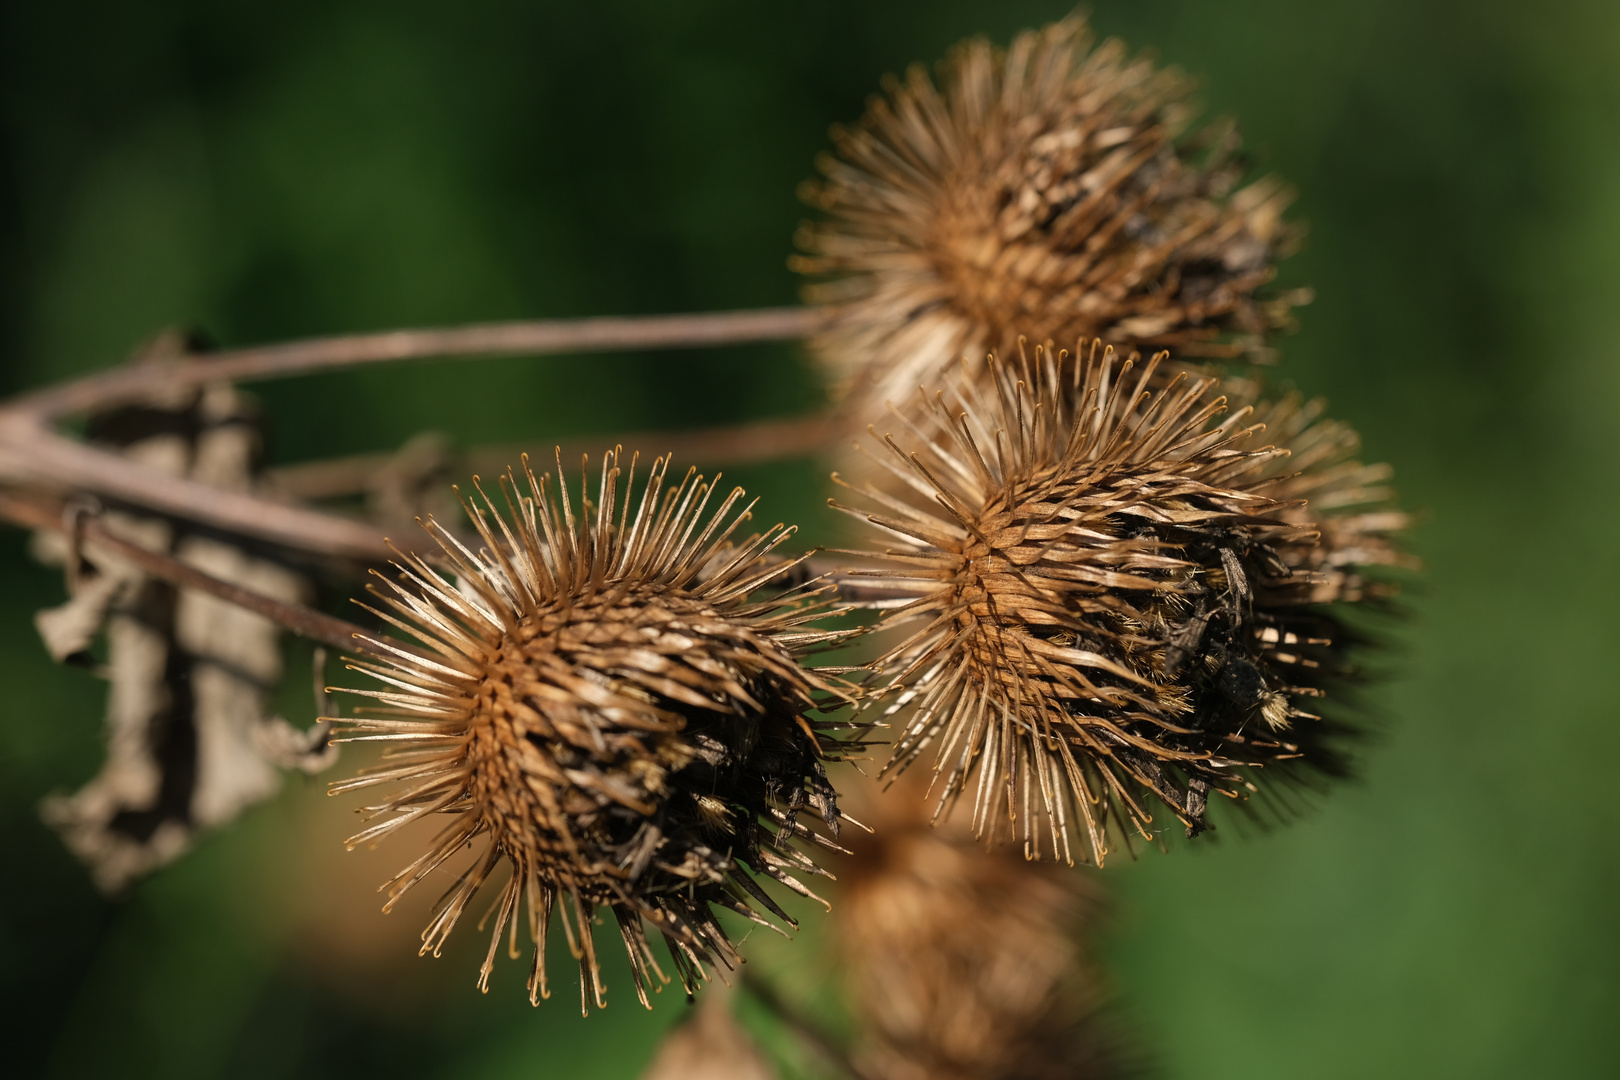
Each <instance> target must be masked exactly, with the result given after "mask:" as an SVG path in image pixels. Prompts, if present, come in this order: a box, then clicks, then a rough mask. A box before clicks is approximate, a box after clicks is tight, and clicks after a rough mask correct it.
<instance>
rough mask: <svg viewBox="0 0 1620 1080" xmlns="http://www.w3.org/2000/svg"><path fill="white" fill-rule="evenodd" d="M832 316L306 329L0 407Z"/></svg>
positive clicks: (762, 329)
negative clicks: (335, 331)
mask: <svg viewBox="0 0 1620 1080" xmlns="http://www.w3.org/2000/svg"><path fill="white" fill-rule="evenodd" d="M829 317H830V316H829V312H828V311H827V310H826V309H823V308H806V307H787V308H760V309H757V310H753V311H712V312H699V313H696V314H688V315H635V316H625V317H606V318H590V319H546V320H540V321H533V322H506V323H484V324H481V325H475V326H460V327H447V328H438V329H427V330H390V331H384V332H382V333H377V334H352V335H345V336H342V337H327V338H311V339H308V340H305V341H289V342H284V343H282V344H279V345H260V346H254V347H250V348H245V349H231V350H227V351H224V352H217V353H211V354H209V355H208V356H206V357H200V358H197V359H188V360H182V361H179V362H175V363H164V364H141V365H130V366H125V367H121V368H116V369H114V370H111V371H105V372H100V373H98V374H95V375H91V376H89V377H87V378H83V379H77V380H74V381H72V382H68V383H63V384H61V385H58V386H53V387H47V388H45V389H43V390H38V391H35V392H34V393H31V394H25V395H23V396H21V397H18V398H15V399H13V400H12V401H11V402H9V403H8V404H7V405H5V406H4V410H5V411H7V412H13V413H22V414H26V415H28V416H30V417H33V418H36V419H39V420H44V421H48V420H54V419H57V418H60V417H63V416H67V415H70V414H73V413H84V412H92V411H95V410H98V409H106V408H110V407H113V406H117V405H122V404H126V403H128V402H130V401H134V400H139V399H141V398H144V397H147V396H149V395H151V394H152V393H154V392H158V391H163V390H168V389H173V388H185V387H191V386H198V385H201V384H204V383H211V382H250V381H253V380H257V379H274V378H283V377H286V376H289V375H302V374H307V373H309V372H315V371H331V370H335V369H338V368H348V367H358V366H360V365H362V364H377V363H390V362H394V361H399V360H425V359H430V358H434V357H478V356H519V355H527V356H540V355H545V354H550V353H582V352H607V351H614V350H634V349H690V348H698V347H701V346H705V345H741V344H745V343H749V342H760V341H784V340H791V339H795V338H802V337H807V336H809V335H810V334H813V333H815V332H816V331H817V330H819V329H821V327H823V326H824V325H826V322H827V320H828V318H829Z"/></svg>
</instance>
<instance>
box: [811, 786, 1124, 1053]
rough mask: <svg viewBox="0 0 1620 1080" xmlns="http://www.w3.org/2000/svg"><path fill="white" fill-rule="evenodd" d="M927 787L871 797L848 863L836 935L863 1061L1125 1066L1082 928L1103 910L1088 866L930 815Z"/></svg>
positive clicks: (841, 881) (835, 915)
mask: <svg viewBox="0 0 1620 1080" xmlns="http://www.w3.org/2000/svg"><path fill="white" fill-rule="evenodd" d="M920 786H921V785H914V784H909V783H908V787H920ZM920 795H921V792H920V791H915V790H913V791H906V792H902V793H899V795H898V796H897V795H896V794H890V795H888V796H887V797H884V798H874V799H872V800H871V805H870V808H868V807H866V806H862V807H861V808H860V813H861V817H862V819H863V820H865V821H867V822H868V823H870V824H871V825H872V826H873V829H874V835H872V836H870V837H858V838H856V840H855V841H854V842H853V843H852V844H851V845H850V846H851V848H852V849H853V855H852V857H851V858H849V859H844V860H841V861H840V864H839V871H838V876H839V884H838V892H837V895H836V898H835V903H834V906H833V916H832V917H833V920H834V934H833V941H834V942H835V943H836V945H837V949H838V958H839V964H840V967H841V968H842V970H843V974H844V977H845V978H844V981H845V983H846V985H847V986H848V989H849V993H850V999H851V1000H850V1005H851V1012H852V1016H853V1019H854V1021H855V1024H856V1026H857V1028H858V1030H859V1032H860V1037H859V1040H858V1042H857V1046H856V1055H857V1058H858V1060H859V1063H860V1065H861V1072H862V1074H863V1075H867V1076H873V1077H883V1078H884V1080H982V1078H985V1077H1001V1078H1008V1080H1012V1078H1024V1077H1029V1078H1044V1077H1066V1078H1072V1080H1099V1078H1102V1077H1109V1076H1120V1075H1124V1074H1125V1073H1126V1071H1127V1070H1126V1069H1125V1068H1123V1065H1124V1064H1125V1062H1126V1060H1127V1059H1128V1055H1127V1054H1124V1053H1122V1051H1123V1049H1124V1048H1123V1047H1122V1046H1120V1045H1119V1043H1118V1039H1117V1037H1116V1036H1115V1035H1114V1033H1113V1032H1112V1031H1110V1030H1109V1025H1108V1024H1107V1023H1106V1022H1105V1019H1104V1018H1103V1017H1102V1016H1101V1015H1100V1012H1099V1009H1100V1006H1101V1005H1102V998H1103V995H1102V994H1101V993H1100V980H1099V979H1098V977H1097V975H1096V973H1095V972H1094V971H1092V970H1091V969H1090V966H1089V963H1088V962H1087V961H1088V958H1087V957H1085V956H1084V955H1083V954H1082V949H1081V947H1080V940H1079V935H1078V934H1077V931H1080V930H1089V929H1090V926H1089V925H1088V924H1090V923H1091V922H1093V921H1094V920H1095V918H1096V917H1097V912H1098V903H1097V899H1098V898H1097V896H1096V893H1095V890H1094V888H1093V887H1092V884H1091V882H1090V880H1089V879H1087V878H1086V877H1084V876H1082V875H1080V874H1075V873H1073V872H1071V871H1069V870H1067V869H1065V868H1064V867H1062V866H1059V865H1056V864H1053V863H1034V862H1030V861H1028V860H1026V859H1024V858H1023V857H1022V856H1021V855H1019V854H1018V853H1017V852H1015V851H1012V850H1011V849H1006V848H1002V849H997V850H992V851H986V850H984V849H983V848H982V847H981V846H980V845H978V844H976V843H975V842H974V840H973V838H972V836H971V835H969V834H968V833H967V831H966V830H965V829H958V828H954V827H952V826H951V825H946V826H944V827H940V828H933V827H930V823H929V821H928V815H927V814H926V813H921V812H919V811H920V810H921V809H922V799H921V798H920ZM906 796H909V797H906Z"/></svg>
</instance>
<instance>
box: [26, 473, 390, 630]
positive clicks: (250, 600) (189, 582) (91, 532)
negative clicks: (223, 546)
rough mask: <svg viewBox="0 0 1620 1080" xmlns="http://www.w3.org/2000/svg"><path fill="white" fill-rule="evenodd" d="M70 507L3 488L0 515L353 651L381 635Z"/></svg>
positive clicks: (170, 582) (285, 627)
mask: <svg viewBox="0 0 1620 1080" xmlns="http://www.w3.org/2000/svg"><path fill="white" fill-rule="evenodd" d="M65 509H66V505H65V504H63V503H60V502H52V501H48V500H43V499H32V498H27V497H24V496H20V495H16V494H13V493H10V492H5V491H0V518H4V519H5V520H7V521H9V522H11V523H12V524H14V525H21V526H23V527H24V528H29V529H50V530H52V531H53V532H59V533H63V534H64V535H70V534H76V535H77V539H78V540H80V541H82V542H83V543H85V544H87V545H89V546H91V547H96V548H101V549H102V550H104V551H107V552H109V553H111V554H113V555H115V556H117V557H118V558H120V559H123V560H124V561H126V562H129V563H132V564H134V565H135V566H136V567H138V568H140V569H141V570H143V571H144V572H146V573H148V574H150V575H152V576H153V577H155V578H158V579H159V580H162V581H166V582H168V583H169V584H171V585H175V586H178V587H180V588H183V589H194V590H196V591H197V592H203V593H208V594H209V595H210V596H217V597H219V598H220V599H221V600H225V601H227V602H229V603H232V604H235V605H236V606H238V607H241V608H245V609H246V610H248V611H252V612H255V613H257V614H259V615H263V616H264V617H265V618H266V619H269V620H270V621H271V622H273V623H275V624H276V625H277V626H280V627H282V628H283V629H285V630H288V631H291V632H292V633H294V634H297V635H299V636H300V637H306V638H309V639H310V640H311V641H318V642H320V643H322V644H325V645H332V646H335V647H337V648H339V649H342V650H344V651H346V652H352V651H354V650H355V648H356V647H357V646H359V645H362V644H364V643H366V642H371V641H376V640H377V638H376V635H374V634H372V633H371V632H370V631H368V630H366V629H365V628H363V627H360V626H356V625H355V624H354V623H351V622H348V621H347V620H344V619H339V618H337V617H335V616H332V615H328V614H326V613H325V612H324V611H316V610H315V609H314V608H310V607H305V606H303V605H302V604H289V603H287V602H286V601H284V600H277V599H275V598H274V597H270V596H265V595H264V594H263V593H257V592H254V591H253V590H252V589H245V588H243V587H242V586H240V585H235V584H232V583H231V582H229V581H225V580H223V579H221V578H217V577H214V576H213V575H212V574H208V573H204V572H203V571H201V570H199V569H197V568H196V567H194V566H190V565H188V564H186V563H183V562H181V561H180V560H179V559H176V558H174V557H173V556H171V555H166V554H163V553H162V552H157V551H151V550H149V549H147V548H144V547H141V546H140V545H139V544H134V543H131V542H130V541H128V540H125V539H124V538H123V537H121V536H118V535H116V534H114V533H112V532H110V531H108V529H107V527H106V526H105V525H103V524H102V523H101V522H100V521H97V520H96V519H95V518H93V517H91V518H87V519H84V520H81V521H79V522H78V523H77V524H76V525H70V524H69V521H68V516H67V514H66V513H65V512H64V511H65ZM392 644H393V645H394V646H395V647H408V646H405V645H404V643H403V642H393V643H392ZM413 651H414V650H413Z"/></svg>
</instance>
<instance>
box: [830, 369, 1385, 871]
mask: <svg viewBox="0 0 1620 1080" xmlns="http://www.w3.org/2000/svg"><path fill="white" fill-rule="evenodd" d="M1135 359H1136V358H1135V357H1132V358H1131V359H1130V360H1127V361H1126V362H1125V363H1124V364H1116V362H1115V358H1114V356H1113V354H1112V352H1111V351H1108V352H1104V353H1102V354H1101V356H1100V358H1099V355H1098V351H1097V349H1096V348H1095V347H1093V348H1092V349H1091V350H1090V352H1089V355H1087V356H1086V357H1085V358H1084V359H1082V360H1070V359H1069V358H1068V357H1067V356H1066V355H1063V354H1059V355H1057V356H1054V355H1053V354H1052V352H1051V351H1049V350H1038V351H1037V353H1036V359H1035V361H1034V362H1033V363H1031V362H1029V361H1028V360H1022V361H1020V362H1018V363H1014V364H1012V365H1003V364H1002V363H1001V362H1000V361H998V360H996V359H995V358H994V357H992V358H991V359H990V361H989V365H988V367H989V372H988V376H987V377H986V378H983V379H976V378H968V379H964V380H963V381H962V383H961V384H960V387H959V388H958V389H955V390H953V391H951V392H950V394H948V395H946V394H941V395H938V396H937V397H936V398H935V399H934V400H933V401H932V402H930V401H928V400H927V397H926V396H922V397H921V398H920V399H919V400H918V402H917V403H916V404H917V407H916V408H915V409H911V410H906V411H905V412H899V411H897V412H896V418H897V419H898V420H899V421H900V424H901V426H902V427H903V428H904V429H905V434H903V435H901V436H899V437H894V436H890V437H887V438H886V439H885V440H884V442H885V452H884V453H883V454H881V455H878V460H877V463H878V464H879V465H882V466H883V467H884V468H885V469H886V470H887V471H888V473H889V474H890V475H889V477H888V479H889V480H890V482H889V483H887V484H885V485H879V484H876V483H868V484H867V485H865V489H864V494H865V496H866V503H867V508H865V509H860V510H851V511H850V512H852V513H854V514H855V516H857V517H858V518H861V519H862V520H865V521H868V522H870V523H871V524H872V525H874V526H876V528H877V530H878V531H879V532H880V533H881V534H882V535H883V536H884V537H885V538H886V539H887V540H888V541H889V546H888V547H886V548H884V549H883V550H877V551H867V552H862V553H860V554H864V555H866V556H868V557H870V558H871V559H873V560H875V561H877V562H878V563H879V564H880V565H881V564H886V565H884V566H883V568H882V569H876V570H868V571H865V572H866V573H867V574H869V575H871V576H872V577H873V579H874V580H873V581H872V585H873V586H874V587H886V588H890V589H893V590H894V594H895V597H896V600H895V601H894V604H902V603H903V604H904V606H901V607H898V608H897V609H895V610H892V611H891V613H890V614H888V615H887V616H886V617H885V618H884V620H883V621H882V622H881V623H880V624H879V628H880V629H884V628H887V629H891V630H894V631H895V632H896V633H900V634H902V635H903V639H902V640H900V641H899V642H898V643H897V644H894V645H893V646H892V647H891V648H889V650H888V651H887V652H886V653H885V654H884V655H883V656H882V657H881V659H880V660H879V661H877V663H876V665H875V666H876V667H877V668H878V669H879V670H881V671H882V672H884V675H883V678H885V679H887V680H889V683H890V685H889V687H888V690H889V692H890V694H891V695H892V697H891V700H890V704H889V705H888V706H887V709H888V714H889V715H894V716H897V717H898V719H899V724H900V733H899V736H898V739H897V742H896V747H895V752H894V756H893V758H892V760H891V761H890V762H889V764H888V766H887V768H888V769H889V770H891V771H898V770H902V769H904V768H906V767H907V766H908V765H910V764H911V763H912V762H913V761H914V760H915V759H916V758H918V757H919V756H920V755H922V754H923V753H924V752H925V751H926V750H929V749H932V750H933V752H934V754H935V770H936V772H937V773H938V774H939V776H940V777H941V778H942V779H943V783H942V785H940V787H941V801H940V810H941V811H943V810H944V809H945V808H946V807H948V806H949V804H950V803H951V802H953V801H954V800H955V799H956V797H957V796H958V795H960V794H961V793H962V792H963V791H964V790H966V789H967V788H968V787H969V785H972V787H973V789H974V797H973V804H974V809H973V824H974V828H975V831H976V832H978V833H979V834H980V835H981V836H990V837H994V836H997V835H999V834H1002V833H1005V832H1006V831H1007V830H1008V829H1009V828H1011V829H1013V830H1015V831H1016V834H1017V835H1018V836H1019V837H1020V838H1021V839H1022V840H1023V842H1024V844H1025V848H1026V853H1027V854H1028V855H1030V856H1031V857H1040V855H1041V854H1042V852H1041V848H1042V839H1041V838H1042V834H1043V833H1044V834H1046V835H1048V836H1049V837H1050V839H1051V841H1052V850H1053V851H1054V852H1055V853H1057V854H1059V855H1062V856H1063V857H1065V858H1068V859H1070V860H1072V859H1073V858H1074V855H1075V852H1074V850H1073V849H1072V847H1071V845H1070V839H1069V828H1070V826H1071V824H1078V825H1079V826H1080V827H1081V828H1082V830H1083V833H1084V838H1085V846H1084V847H1083V848H1082V849H1081V851H1080V856H1081V857H1082V858H1086V857H1089V858H1091V859H1092V860H1095V861H1097V862H1098V863H1100V862H1101V861H1102V859H1103V857H1104V855H1105V853H1106V852H1107V851H1108V849H1109V847H1110V845H1111V838H1112V837H1113V836H1115V835H1118V836H1120V837H1122V838H1123V839H1124V840H1125V841H1126V842H1127V843H1128V842H1129V832H1130V830H1131V828H1133V827H1134V829H1135V830H1136V831H1139V832H1140V833H1141V834H1142V835H1143V836H1151V835H1152V830H1151V823H1152V821H1153V817H1152V814H1151V813H1150V806H1149V803H1148V801H1147V800H1149V799H1156V800H1158V801H1160V802H1162V803H1164V804H1165V805H1167V806H1168V807H1169V808H1170V810H1171V812H1172V813H1173V814H1174V815H1175V816H1176V817H1177V818H1179V819H1180V821H1181V822H1182V823H1183V824H1184V825H1185V826H1186V828H1187V830H1188V832H1189V833H1196V832H1198V831H1199V830H1201V829H1203V828H1204V827H1205V803H1206V798H1207V796H1208V793H1209V792H1210V791H1212V790H1213V791H1215V792H1218V793H1220V794H1223V795H1228V796H1232V797H1234V798H1240V797H1243V796H1245V794H1246V793H1247V792H1249V791H1251V790H1254V789H1255V785H1256V784H1257V783H1259V782H1260V777H1261V770H1262V769H1263V770H1264V773H1265V776H1264V780H1265V783H1264V784H1263V785H1262V789H1263V790H1265V791H1267V792H1268V793H1269V794H1276V793H1277V784H1276V782H1275V781H1276V780H1277V779H1278V777H1276V776H1274V775H1273V773H1274V772H1277V771H1283V772H1285V773H1299V769H1298V768H1297V767H1298V766H1303V767H1304V773H1303V775H1304V776H1306V777H1309V776H1310V775H1312V774H1317V775H1321V774H1327V775H1334V774H1338V773H1341V772H1343V771H1344V768H1345V760H1344V755H1343V750H1344V742H1345V740H1346V737H1347V736H1348V735H1351V734H1353V732H1352V731H1351V730H1350V729H1349V728H1347V727H1346V726H1345V725H1343V724H1341V723H1338V722H1334V721H1333V720H1331V719H1328V718H1325V717H1324V716H1322V715H1320V707H1319V705H1318V699H1320V698H1321V697H1322V696H1323V695H1324V694H1325V693H1326V692H1327V691H1329V690H1330V689H1332V688H1333V687H1334V686H1335V685H1338V684H1340V683H1342V681H1343V680H1344V678H1345V676H1346V675H1347V674H1348V673H1349V668H1348V659H1347V649H1348V646H1349V645H1350V639H1349V635H1348V634H1346V633H1345V632H1344V630H1343V628H1342V626H1341V624H1340V621H1339V617H1338V615H1337V614H1336V613H1335V610H1334V608H1333V607H1332V606H1331V605H1332V602H1334V601H1348V600H1356V599H1360V598H1363V597H1366V596H1368V595H1372V594H1376V593H1377V592H1378V591H1379V589H1380V588H1381V586H1380V585H1379V584H1378V583H1377V582H1369V581H1368V580H1367V579H1366V577H1365V576H1364V575H1363V573H1362V569H1363V568H1365V567H1384V566H1390V565H1394V564H1396V563H1398V562H1399V561H1400V557H1399V555H1398V554H1397V552H1396V551H1395V549H1394V547H1393V546H1392V543H1391V539H1390V536H1391V534H1392V533H1393V532H1395V531H1397V530H1398V529H1399V528H1401V527H1402V525H1403V524H1404V519H1403V518H1402V517H1401V516H1400V515H1398V514H1391V513H1388V512H1373V511H1371V510H1369V509H1368V508H1367V504H1369V503H1373V502H1376V501H1377V500H1380V499H1382V498H1384V497H1385V496H1386V494H1387V493H1386V492H1384V491H1383V490H1382V488H1381V487H1380V486H1379V482H1380V481H1381V480H1382V479H1383V475H1384V474H1383V471H1382V470H1378V469H1369V468H1367V467H1364V466H1362V465H1360V464H1359V463H1356V462H1354V461H1352V460H1350V458H1349V454H1350V453H1352V452H1353V451H1354V448H1355V441H1354V437H1353V435H1351V434H1350V433H1349V432H1348V430H1347V429H1345V428H1344V427H1342V426H1341V425H1335V424H1326V423H1323V422H1320V421H1316V420H1315V419H1314V417H1315V412H1314V409H1313V408H1310V407H1305V406H1303V405H1301V403H1300V402H1299V401H1298V400H1297V399H1294V398H1290V399H1286V400H1284V401H1282V402H1280V403H1278V404H1275V405H1269V406H1261V407H1259V408H1251V407H1247V406H1246V407H1243V408H1240V409H1238V410H1236V411H1234V412H1231V413H1229V414H1227V415H1226V416H1225V417H1224V418H1223V417H1222V414H1223V413H1225V412H1226V401H1225V399H1224V398H1222V397H1219V396H1217V395H1216V393H1215V389H1216V384H1215V381H1214V380H1212V379H1198V380H1194V379H1189V377H1188V376H1187V375H1185V374H1177V375H1175V376H1173V377H1171V378H1168V379H1161V378H1159V376H1158V373H1157V372H1158V367H1159V360H1160V359H1162V357H1161V358H1155V360H1154V361H1153V362H1151V363H1149V364H1147V365H1146V366H1145V368H1144V369H1143V370H1142V371H1140V372H1138V371H1136V370H1135V367H1136V365H1135ZM1257 413H1258V414H1260V415H1264V416H1266V417H1267V418H1268V420H1269V421H1270V422H1271V423H1272V424H1273V425H1274V431H1276V432H1277V433H1279V434H1281V435H1282V436H1283V438H1282V439H1281V440H1279V441H1278V442H1275V443H1274V442H1267V441H1263V429H1262V426H1261V425H1260V424H1258V423H1255V422H1254V417H1255V415H1256V414H1257ZM1290 445H1292V446H1295V447H1298V448H1299V449H1300V450H1301V454H1300V457H1301V458H1302V459H1303V461H1302V462H1301V461H1291V459H1290V456H1289V450H1290ZM1301 464H1303V465H1304V466H1305V471H1303V472H1296V471H1295V470H1296V468H1297V467H1298V466H1299V465H1301ZM1306 499H1309V500H1311V501H1310V502H1306V501H1305V500H1306ZM835 505H836V504H835ZM874 506H875V511H874V510H873V509H872V508H873V507H874ZM840 509H849V508H847V507H840ZM908 598H909V603H907V602H905V601H906V600H907V599H908ZM890 606H891V608H892V607H893V604H891V605H890ZM1042 821H1044V825H1045V827H1044V828H1042V827H1041V822H1042Z"/></svg>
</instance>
